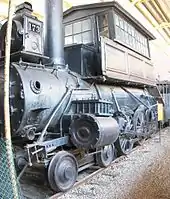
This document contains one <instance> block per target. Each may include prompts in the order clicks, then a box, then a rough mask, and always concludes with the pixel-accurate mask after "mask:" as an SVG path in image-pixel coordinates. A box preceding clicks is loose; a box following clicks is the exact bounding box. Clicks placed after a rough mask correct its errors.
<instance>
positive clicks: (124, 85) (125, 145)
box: [0, 0, 158, 191]
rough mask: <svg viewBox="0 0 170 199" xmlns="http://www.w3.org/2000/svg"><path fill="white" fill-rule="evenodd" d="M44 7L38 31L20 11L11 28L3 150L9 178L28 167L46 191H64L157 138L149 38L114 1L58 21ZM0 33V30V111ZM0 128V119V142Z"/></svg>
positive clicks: (58, 10)
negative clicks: (10, 149) (8, 136)
mask: <svg viewBox="0 0 170 199" xmlns="http://www.w3.org/2000/svg"><path fill="white" fill-rule="evenodd" d="M45 7H46V13H45V24H44V26H43V22H41V21H39V20H38V19H37V18H36V17H34V16H33V15H32V11H33V10H32V5H31V4H30V3H27V2H25V3H23V4H21V5H19V6H18V7H17V9H16V13H15V16H14V18H13V24H12V38H11V64H10V117H11V129H12V143H13V146H14V149H15V164H16V168H17V170H22V169H23V168H24V167H25V165H27V164H28V165H29V166H34V165H37V163H38V165H42V166H43V167H44V168H46V172H47V176H48V182H49V185H50V187H51V188H52V189H53V190H54V191H67V190H68V189H70V188H71V187H72V186H73V185H74V183H75V181H76V178H77V175H78V172H79V171H81V170H83V169H85V168H87V167H88V166H89V165H92V164H97V165H99V166H101V167H107V166H108V165H109V164H111V162H112V161H113V159H114V158H115V157H116V156H118V155H122V154H127V153H129V152H130V151H131V149H132V148H133V147H134V145H136V144H138V143H140V141H141V140H142V139H146V138H148V137H149V136H150V135H151V134H153V133H155V132H156V131H157V125H158V121H157V120H158V118H157V99H156V97H155V95H154V93H156V90H157V89H156V85H155V81H154V75H153V66H152V64H151V61H150V52H149V40H151V39H154V36H153V35H152V34H151V33H150V32H148V30H146V29H145V27H143V26H142V25H141V24H140V23H139V22H137V21H136V20H135V19H134V18H133V17H132V16H131V15H130V14H129V13H127V12H126V11H125V10H124V9H123V8H122V7H121V6H120V5H119V4H118V3H117V2H115V1H113V2H108V3H97V4H91V5H84V6H78V7H76V8H74V7H73V8H71V9H69V10H68V11H66V12H65V13H64V20H63V18H62V15H63V11H62V0H58V1H55V0H49V1H46V6H45ZM63 22H64V27H65V37H63V28H62V27H63ZM6 27H7V24H6V23H5V24H3V26H2V28H1V30H0V41H1V42H0V53H1V54H0V57H1V58H0V65H1V67H0V109H1V110H3V106H4V104H3V83H4V56H5V34H6ZM43 38H45V41H44V39H43ZM64 39H65V41H64ZM64 42H65V46H64ZM143 70H145V71H143ZM3 123H4V117H3V114H1V115H0V130H1V131H0V132H1V137H3V136H4V125H3Z"/></svg>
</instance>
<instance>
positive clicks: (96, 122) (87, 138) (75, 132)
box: [70, 114, 119, 149]
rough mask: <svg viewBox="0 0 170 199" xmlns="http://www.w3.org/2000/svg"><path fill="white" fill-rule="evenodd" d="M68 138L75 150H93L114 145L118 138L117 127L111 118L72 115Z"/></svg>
mask: <svg viewBox="0 0 170 199" xmlns="http://www.w3.org/2000/svg"><path fill="white" fill-rule="evenodd" d="M70 136H71V140H72V142H73V144H74V145H75V146H76V147H77V148H86V149H90V148H91V149H95V148H98V147H102V146H105V145H109V144H112V143H114V142H115V141H116V139H117V138H118V136H119V127H118V123H117V121H116V120H115V119H114V118H112V117H95V116H93V115H89V114H86V115H83V114H81V115H74V118H73V121H72V123H71V126H70Z"/></svg>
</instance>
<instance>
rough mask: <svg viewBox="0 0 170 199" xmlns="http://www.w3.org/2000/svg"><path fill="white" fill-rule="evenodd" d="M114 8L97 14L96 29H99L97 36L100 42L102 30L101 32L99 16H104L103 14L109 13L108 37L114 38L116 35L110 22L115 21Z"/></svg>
mask: <svg viewBox="0 0 170 199" xmlns="http://www.w3.org/2000/svg"><path fill="white" fill-rule="evenodd" d="M112 11H113V10H112V8H109V9H107V10H105V11H102V12H99V13H97V14H96V15H95V20H96V27H97V28H96V30H97V38H98V41H99V42H100V36H101V35H100V32H99V22H98V17H99V16H102V15H106V14H107V15H108V33H109V37H107V38H108V39H112V38H113V37H114V36H113V34H114V27H113V28H111V26H110V24H113V23H114V21H113V17H112Z"/></svg>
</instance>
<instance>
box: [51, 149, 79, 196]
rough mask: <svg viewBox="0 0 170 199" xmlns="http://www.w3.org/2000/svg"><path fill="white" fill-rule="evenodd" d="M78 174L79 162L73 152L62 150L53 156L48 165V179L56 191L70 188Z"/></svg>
mask: <svg viewBox="0 0 170 199" xmlns="http://www.w3.org/2000/svg"><path fill="white" fill-rule="evenodd" d="M77 175H78V163H77V160H76V158H75V157H74V156H73V155H72V154H70V153H68V152H66V151H60V152H58V153H57V154H56V155H55V156H54V157H53V158H52V160H51V162H50V164H49V167H48V181H49V184H50V186H51V188H52V189H53V190H54V191H56V192H58V191H62V192H65V191H67V190H69V189H70V188H71V187H72V186H73V185H74V183H75V182H76V179H77Z"/></svg>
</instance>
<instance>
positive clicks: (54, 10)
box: [44, 0, 65, 68]
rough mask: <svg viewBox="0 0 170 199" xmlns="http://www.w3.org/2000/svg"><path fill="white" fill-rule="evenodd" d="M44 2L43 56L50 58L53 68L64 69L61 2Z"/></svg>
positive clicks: (56, 0)
mask: <svg viewBox="0 0 170 199" xmlns="http://www.w3.org/2000/svg"><path fill="white" fill-rule="evenodd" d="M44 1H45V24H44V29H45V33H44V34H45V35H44V36H45V55H46V56H48V57H50V58H51V60H52V62H53V63H54V65H55V66H59V67H60V68H64V67H65V61H64V31H63V1H62V0H44Z"/></svg>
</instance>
